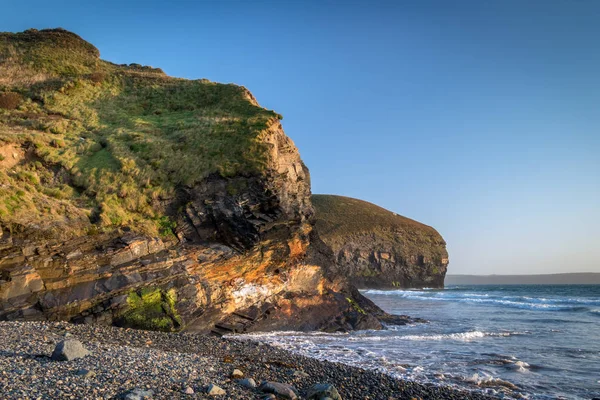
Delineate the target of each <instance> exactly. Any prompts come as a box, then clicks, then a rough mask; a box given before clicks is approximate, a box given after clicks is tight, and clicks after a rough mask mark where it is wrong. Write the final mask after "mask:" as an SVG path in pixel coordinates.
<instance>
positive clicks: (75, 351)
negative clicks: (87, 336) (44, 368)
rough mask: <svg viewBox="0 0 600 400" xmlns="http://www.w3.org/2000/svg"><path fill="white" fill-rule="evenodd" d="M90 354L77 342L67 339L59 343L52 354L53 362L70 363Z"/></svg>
mask: <svg viewBox="0 0 600 400" xmlns="http://www.w3.org/2000/svg"><path fill="white" fill-rule="evenodd" d="M89 354H90V352H89V351H87V350H86V348H85V347H83V344H81V342H80V341H79V340H75V339H68V340H63V341H61V342H59V343H58V344H57V345H56V347H55V348H54V352H52V357H51V358H52V359H53V360H54V361H72V360H76V359H78V358H83V357H85V356H87V355H89Z"/></svg>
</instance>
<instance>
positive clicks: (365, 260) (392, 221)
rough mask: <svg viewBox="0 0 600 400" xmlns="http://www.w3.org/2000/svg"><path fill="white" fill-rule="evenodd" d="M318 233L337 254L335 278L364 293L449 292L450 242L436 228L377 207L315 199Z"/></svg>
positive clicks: (345, 199) (328, 197)
mask: <svg viewBox="0 0 600 400" xmlns="http://www.w3.org/2000/svg"><path fill="white" fill-rule="evenodd" d="M312 200H313V204H314V206H315V209H316V218H317V223H316V229H317V231H318V232H319V234H320V236H321V238H322V239H323V241H324V242H325V243H326V244H327V245H328V246H329V247H330V248H331V250H332V251H333V253H334V254H335V258H336V264H335V267H334V270H335V273H336V274H338V275H344V276H347V277H348V278H349V279H350V281H351V282H352V283H353V284H355V285H356V286H358V287H359V288H384V289H390V288H422V287H436V288H437V287H443V286H444V277H445V275H446V269H447V266H448V252H447V251H446V242H445V241H444V239H443V238H442V236H441V235H440V234H439V233H438V232H437V231H436V230H435V229H433V228H432V227H430V226H427V225H424V224H421V223H419V222H417V221H413V220H411V219H409V218H405V217H403V216H400V215H398V214H395V213H393V212H390V211H388V210H385V209H383V208H381V207H378V206H376V205H374V204H371V203H368V202H365V201H362V200H357V199H352V198H349V197H343V196H333V195H313V196H312Z"/></svg>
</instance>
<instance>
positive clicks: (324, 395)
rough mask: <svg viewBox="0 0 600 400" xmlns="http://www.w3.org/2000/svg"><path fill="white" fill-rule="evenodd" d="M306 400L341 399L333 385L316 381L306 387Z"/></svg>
mask: <svg viewBox="0 0 600 400" xmlns="http://www.w3.org/2000/svg"><path fill="white" fill-rule="evenodd" d="M306 398H307V400H325V399H331V400H342V396H340V394H339V393H338V391H337V389H336V388H335V386H333V385H331V384H329V383H318V384H316V385H314V386H313V387H311V388H310V389H308V392H307V393H306Z"/></svg>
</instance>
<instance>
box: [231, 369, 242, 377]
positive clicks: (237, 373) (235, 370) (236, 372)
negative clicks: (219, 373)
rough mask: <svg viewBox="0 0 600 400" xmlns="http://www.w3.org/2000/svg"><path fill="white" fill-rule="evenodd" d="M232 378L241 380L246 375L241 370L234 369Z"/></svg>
mask: <svg viewBox="0 0 600 400" xmlns="http://www.w3.org/2000/svg"><path fill="white" fill-rule="evenodd" d="M231 377H232V378H233V379H241V378H243V377H244V373H243V372H242V371H240V370H239V369H234V370H233V372H232V373H231Z"/></svg>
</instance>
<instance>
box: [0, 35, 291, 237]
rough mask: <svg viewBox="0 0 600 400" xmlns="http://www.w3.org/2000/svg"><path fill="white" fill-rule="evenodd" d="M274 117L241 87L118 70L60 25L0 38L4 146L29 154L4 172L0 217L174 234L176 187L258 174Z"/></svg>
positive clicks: (0, 173) (146, 70) (139, 69)
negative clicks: (170, 209) (171, 213)
mask: <svg viewBox="0 0 600 400" xmlns="http://www.w3.org/2000/svg"><path fill="white" fill-rule="evenodd" d="M3 101H4V103H3ZM2 104H5V106H4V107H3V106H2ZM278 119H281V116H280V115H278V114H276V113H275V112H273V111H270V110H266V109H264V108H262V107H260V106H258V105H257V104H256V102H255V101H254V100H253V99H252V97H251V95H250V94H249V93H248V91H247V90H246V89H245V88H243V87H240V86H236V85H232V84H227V85H225V84H217V83H213V82H210V81H207V80H195V81H190V80H184V79H176V78H170V77H168V76H166V75H164V73H162V71H160V70H158V69H154V68H151V67H143V66H141V65H136V64H132V65H128V66H123V65H115V64H112V63H109V62H106V61H103V60H101V59H100V58H99V52H98V50H97V49H96V48H95V47H94V46H92V45H91V44H89V43H87V42H85V41H84V40H83V39H81V38H80V37H79V36H77V35H75V34H73V33H70V32H67V31H64V30H61V29H56V30H41V31H37V30H29V31H25V32H21V33H16V34H15V33H0V148H2V146H3V145H7V144H16V145H18V146H21V147H22V148H23V149H26V150H29V151H30V156H29V158H28V159H27V160H24V162H20V163H18V165H15V166H12V167H11V168H10V169H0V222H3V223H6V224H11V223H19V224H23V223H36V224H37V223H40V222H43V223H44V224H46V225H48V224H52V223H64V221H65V219H72V218H78V219H79V220H82V219H86V218H88V219H89V220H90V221H91V222H92V223H94V224H97V225H98V227H99V228H100V229H113V228H115V227H119V226H131V227H134V228H135V229H136V230H138V231H142V232H145V233H148V234H153V235H156V234H169V233H170V232H171V231H172V229H173V228H174V226H173V223H172V222H171V221H170V219H169V218H168V216H166V215H165V208H166V207H165V204H166V202H167V201H168V199H172V198H174V197H175V192H176V190H177V188H179V187H181V186H191V185H194V184H196V183H198V182H200V181H202V180H203V179H205V178H206V177H208V176H209V175H210V174H219V175H221V176H223V177H232V176H235V175H240V174H244V175H249V174H260V173H262V172H263V171H264V168H265V165H266V162H267V160H266V151H267V149H266V147H265V144H264V143H263V141H262V140H261V137H262V135H263V134H264V132H265V131H266V130H267V128H268V127H269V126H270V124H272V123H274V122H276V121H277V120H278ZM33 163H35V165H33ZM238 189H239V188H235V187H232V188H231V190H233V191H235V190H238ZM17 190H19V191H22V192H23V193H24V194H23V195H22V196H18V195H17V194H16V191H17ZM15 196H16V197H15ZM86 229H89V228H86Z"/></svg>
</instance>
